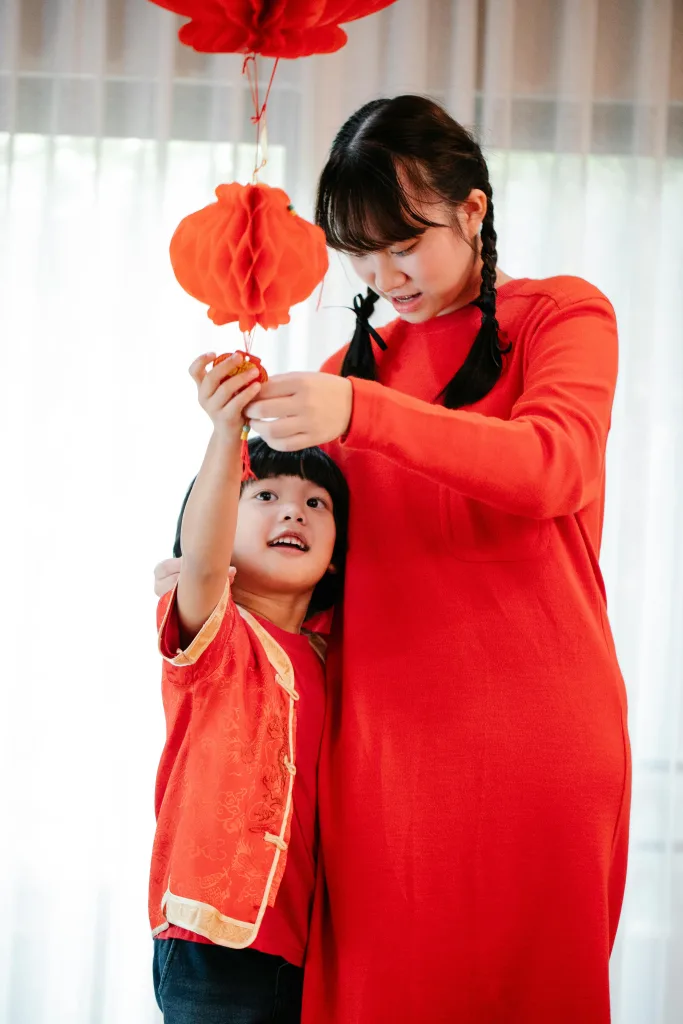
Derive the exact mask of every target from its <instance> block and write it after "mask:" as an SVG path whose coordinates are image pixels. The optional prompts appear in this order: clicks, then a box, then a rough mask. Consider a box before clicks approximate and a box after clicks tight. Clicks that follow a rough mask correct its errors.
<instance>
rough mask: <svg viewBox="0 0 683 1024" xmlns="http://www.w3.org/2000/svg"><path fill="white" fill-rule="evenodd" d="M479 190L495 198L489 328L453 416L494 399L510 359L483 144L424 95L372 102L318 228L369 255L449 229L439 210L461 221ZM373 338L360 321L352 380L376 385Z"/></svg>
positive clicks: (477, 344) (343, 246)
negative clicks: (501, 321)
mask: <svg viewBox="0 0 683 1024" xmlns="http://www.w3.org/2000/svg"><path fill="white" fill-rule="evenodd" d="M472 190H479V191H481V192H483V193H484V195H485V196H486V199H487V209H486V212H485V216H484V218H483V221H482V225H481V240H479V239H475V240H474V242H473V243H472V248H475V243H476V255H477V258H481V264H482V266H481V287H480V290H479V295H478V297H477V298H476V300H475V302H474V304H475V305H476V306H477V307H478V309H479V310H480V311H481V324H480V327H479V330H478V332H477V335H476V337H475V339H474V342H473V344H472V347H471V349H470V352H469V353H468V355H467V358H466V359H465V362H464V364H463V365H462V366H461V367H460V369H459V370H458V372H457V373H456V374H455V375H454V376H453V378H452V380H451V381H450V382H449V383H448V384H447V385H446V387H445V388H444V389H443V391H442V393H441V395H440V396H439V397H440V398H441V399H442V400H443V401H444V403H445V405H446V406H447V407H448V408H450V409H457V408H461V407H462V406H468V405H473V404H474V403H476V402H479V401H480V400H481V399H482V398H484V396H485V395H487V394H488V393H489V391H490V390H491V389H492V388H493V387H494V386H495V384H496V382H497V381H498V379H499V377H500V375H501V373H502V370H503V358H502V357H503V355H504V354H505V353H506V352H509V351H510V346H507V347H505V345H506V342H505V341H503V343H502V344H501V340H500V337H501V335H500V331H499V328H498V321H497V317H496V312H497V310H496V263H497V259H498V256H497V252H496V232H495V229H494V226H493V202H492V191H491V184H490V182H489V174H488V168H487V166H486V161H485V159H484V157H483V155H482V152H481V148H480V147H479V145H478V143H477V141H476V139H475V138H474V136H473V135H472V134H471V133H470V132H469V131H467V129H466V128H464V127H463V126H462V125H461V124H458V122H457V121H454V120H453V118H452V117H450V115H449V114H448V113H447V112H446V111H445V110H444V109H443V107H440V106H439V105H438V104H437V103H434V101H433V100H429V99H426V98H425V97H423V96H409V95H407V96H395V97H394V98H393V99H377V100H372V101H371V102H370V103H366V104H365V106H363V107H361V108H360V109H359V110H357V111H356V112H355V113H354V114H352V115H351V117H350V118H349V119H348V120H347V121H346V123H345V124H344V125H343V126H342V128H341V129H340V130H339V132H338V134H337V137H336V138H335V140H334V143H333V145H332V149H331V151H330V156H329V159H328V161H327V163H326V165H325V167H324V169H323V172H322V174H321V176H320V182H319V184H318V199H317V204H316V223H317V224H318V225H319V226H320V227H322V228H323V230H324V232H325V236H326V238H327V242H328V245H330V246H331V248H333V249H336V250H337V251H340V252H346V253H349V254H352V255H359V256H360V255H365V254H367V253H372V252H377V251H381V250H383V249H385V248H387V247H389V246H390V245H394V244H396V243H399V242H405V241H407V240H409V239H412V238H414V237H415V236H416V235H419V234H422V233H423V232H424V231H426V230H429V229H430V228H435V227H443V226H444V225H443V223H442V221H443V218H442V217H441V218H437V220H436V221H434V220H432V219H430V218H429V217H428V216H426V212H428V211H429V203H430V202H431V201H432V200H434V199H437V200H439V202H440V203H442V204H444V205H445V206H446V207H447V208H450V210H452V211H453V213H455V211H457V209H458V208H459V207H461V206H462V204H464V203H466V202H467V200H468V197H469V196H470V194H471V193H472ZM423 199H426V200H427V205H425V203H423V202H422V200H423ZM453 226H454V229H457V225H455V224H454V225H453ZM366 319H367V318H366ZM368 329H369V328H368ZM368 329H366V327H365V325H364V324H363V323H361V317H360V316H359V322H358V326H357V331H356V334H355V335H354V341H353V342H352V345H351V348H350V349H349V352H348V354H347V357H346V359H345V360H344V367H343V370H342V373H344V374H350V373H352V374H355V375H358V376H361V377H367V378H369V379H371V380H372V379H375V377H376V374H377V366H376V364H375V354H376V353H375V352H374V351H373V346H372V344H371V342H370V339H369V337H368Z"/></svg>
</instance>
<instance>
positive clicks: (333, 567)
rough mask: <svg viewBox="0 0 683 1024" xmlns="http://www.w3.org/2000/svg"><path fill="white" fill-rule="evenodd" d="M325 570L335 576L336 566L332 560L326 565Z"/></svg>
mask: <svg viewBox="0 0 683 1024" xmlns="http://www.w3.org/2000/svg"><path fill="white" fill-rule="evenodd" d="M325 572H329V574H330V575H331V576H335V575H336V573H337V567H336V565H335V564H334V562H330V564H329V565H328V567H327V569H326V570H325Z"/></svg>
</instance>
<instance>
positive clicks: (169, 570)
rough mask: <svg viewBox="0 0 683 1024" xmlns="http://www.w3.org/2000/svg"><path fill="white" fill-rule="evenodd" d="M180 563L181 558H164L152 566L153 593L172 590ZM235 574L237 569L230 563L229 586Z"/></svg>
mask: <svg viewBox="0 0 683 1024" xmlns="http://www.w3.org/2000/svg"><path fill="white" fill-rule="evenodd" d="M182 564H183V560H182V558H165V559H164V561H163V562H159V564H158V565H155V566H154V593H155V594H156V596H157V597H163V596H164V594H168V592H169V590H173V588H174V587H175V585H176V583H177V582H178V578H179V576H180V570H181V568H182ZM236 575H237V569H236V568H235V566H234V565H231V566H230V571H229V573H228V579H229V580H230V586H232V583H233V580H234V579H235V576H236Z"/></svg>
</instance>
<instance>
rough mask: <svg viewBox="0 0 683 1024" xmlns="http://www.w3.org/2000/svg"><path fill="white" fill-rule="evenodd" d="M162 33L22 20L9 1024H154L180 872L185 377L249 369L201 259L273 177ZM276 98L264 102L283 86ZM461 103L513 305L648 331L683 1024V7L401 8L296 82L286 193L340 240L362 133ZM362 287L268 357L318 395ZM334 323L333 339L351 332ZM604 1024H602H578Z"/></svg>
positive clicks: (8, 22) (306, 310) (287, 120)
mask: <svg viewBox="0 0 683 1024" xmlns="http://www.w3.org/2000/svg"><path fill="white" fill-rule="evenodd" d="M176 28H177V24H176V22H175V20H174V18H173V17H172V16H171V15H169V14H168V13H167V12H164V11H162V10H160V9H158V8H156V7H154V6H152V5H151V4H148V3H145V2H143V0H108V2H107V0H49V2H48V0H0V240H1V241H0V292H1V298H0V339H1V340H0V382H1V383H0V387H1V388H2V396H1V398H2V400H1V402H0V417H1V422H2V438H3V444H2V458H3V470H2V481H3V500H2V518H3V525H2V534H1V536H2V541H3V557H2V577H3V579H2V587H1V588H0V589H1V590H2V623H3V627H4V629H3V632H4V636H3V657H2V679H3V713H2V716H1V717H0V722H1V723H2V724H1V726H0V728H1V730H2V732H1V734H0V758H1V761H0V773H1V777H2V782H3V785H2V798H1V799H2V808H1V814H2V823H3V829H2V833H3V840H4V841H3V844H2V850H1V852H0V858H1V859H0V875H1V878H2V883H1V894H2V895H1V896H0V901H1V902H0V905H1V906H2V911H3V913H2V928H0V1020H2V1021H6V1022H7V1024H42V1022H45V1024H47V1022H49V1024H55V1022H60V1024H61V1022H62V1021H64V1022H69V1024H152V1022H153V1021H156V1020H157V1019H158V1014H157V1011H156V1008H155V1005H154V1001H153V997H152V995H151V982H150V976H149V974H150V972H149V961H150V955H151V949H150V946H151V944H150V941H149V938H148V934H147V924H146V914H145V911H146V882H147V864H148V855H149V849H150V843H151V836H152V830H153V820H152V792H153V781H154V771H155V765H156V760H157V757H158V754H159V752H160V749H161V744H162V741H163V722H162V714H161V705H160V700H159V692H158V691H159V687H158V676H159V672H158V665H157V660H156V656H155V651H154V626H153V619H154V600H153V596H152V581H151V568H152V566H153V564H154V562H155V561H156V560H157V558H158V557H161V556H163V555H165V554H167V553H168V551H169V547H170V541H171V536H172V532H173V527H174V519H175V515H176V512H177V509H178V506H179V503H180V499H181V496H182V493H183V490H184V488H185V485H186V483H187V482H188V480H189V478H190V476H191V474H192V473H193V471H194V470H195V468H196V466H197V461H198V459H199V458H200V455H201V451H202V446H203V443H204V440H205V437H206V427H205V425H204V423H203V421H202V417H201V415H200V413H199V411H198V410H197V409H196V408H195V405H194V396H193V389H192V386H191V384H190V382H189V380H188V379H187V378H186V377H185V367H186V365H188V364H189V362H190V360H191V359H192V357H193V356H194V355H195V354H196V353H197V352H199V351H203V350H206V349H210V348H214V347H219V348H228V347H229V346H230V345H231V344H232V343H233V342H234V341H235V340H236V334H235V332H234V331H233V330H232V329H231V328H224V329H223V330H222V333H221V334H218V333H217V331H216V328H214V327H213V326H212V325H211V324H210V323H209V321H208V320H207V319H206V318H205V317H204V314H203V311H202V308H201V307H200V306H199V305H198V304H196V303H194V302H193V301H192V300H191V299H189V298H188V297H187V296H185V295H184V293H183V292H182V291H181V290H180V288H179V287H178V286H177V285H176V284H175V281H174V280H173V277H172V274H171V271H170V267H169V264H168V257H167V243H168V239H169V237H170V233H171V231H172V230H173V228H174V227H175V224H176V223H177V221H178V220H179V219H180V217H181V216H183V215H184V214H185V213H187V212H189V211H191V210H193V209H195V208H197V207H198V206H199V205H202V204H204V203H205V202H207V201H209V200H210V199H211V191H212V188H213V187H214V186H215V185H216V184H218V183H219V182H220V181H222V180H226V179H230V178H233V177H242V178H244V177H245V175H247V174H248V171H249V167H250V161H251V159H252V151H251V143H252V138H253V136H252V133H253V129H252V126H251V125H250V123H249V113H250V107H249V102H248V93H247V90H246V89H245V86H244V83H243V82H242V80H241V78H240V66H241V61H240V59H239V58H238V57H231V56H227V57H223V56H219V57H205V56H201V55H197V54H194V53H192V52H189V51H187V50H183V49H182V48H181V47H180V46H179V45H178V44H177V42H176V40H175V31H176ZM268 71H269V69H268V68H264V74H267V73H268ZM411 90H412V91H419V92H426V93H429V94H431V95H433V96H435V97H436V98H438V99H440V100H442V101H443V102H445V103H446V104H447V105H448V106H449V108H450V109H451V111H452V112H453V113H454V114H455V115H456V116H457V117H458V118H460V119H461V120H463V121H464V122H465V123H467V124H471V125H474V126H476V127H477V130H478V131H479V132H480V135H481V138H482V140H483V142H484V145H485V147H486V149H487V153H488V156H489V158H490V161H491V168H492V176H493V181H494V189H495V196H496V221H497V228H498V232H499V238H500V253H501V263H502V265H503V267H504V268H505V269H506V270H507V271H508V273H511V274H515V275H525V276H534V275H539V276H546V275H550V274H554V273H575V274H581V275H584V276H586V277H588V278H589V279H591V280H592V281H594V282H595V283H596V284H597V285H598V286H600V287H601V288H602V289H603V290H604V291H605V292H606V293H607V294H608V295H609V296H610V298H611V299H612V301H613V302H614V304H615V306H616V308H617V312H618V315H619V320H620V325H621V346H622V348H621V351H622V356H621V374H620V382H619V390H618V395H617V402H616V409H615V416H614V428H613V434H612V440H611V444H610V451H609V495H608V508H607V521H606V529H605V543H604V552H603V567H604V571H605V574H606V577H607V582H608V588H609V596H610V609H611V618H612V622H613V625H614V629H615V633H616V638H617V644H618V649H619V653H620V657H621V662H622V667H623V670H624V674H625V676H626V679H627V683H628V687H629V693H630V704H631V730H632V738H633V750H634V767H635V779H634V810H633V827H632V846H631V867H630V878H629V888H628V893H627V899H626V906H625V910H624V916H623V919H622V926H621V933H620V938H619V942H618V948H617V951H616V953H615V957H614V960H613V976H614V977H613V982H614V983H613V992H614V1008H615V1019H616V1021H617V1022H618V1024H674V1022H680V1021H681V1020H682V1019H683V983H682V981H681V967H683V640H682V639H681V637H682V635H683V633H682V630H681V627H682V626H683V541H682V540H681V528H680V524H681V523H682V522H683V355H682V349H683V345H682V343H683V331H682V329H681V325H682V324H683V289H681V284H680V281H681V274H682V273H683V3H682V2H681V0H488V2H477V0H420V2H417V0H412V2H411V0H398V2H397V3H396V4H395V6H393V7H392V8H390V9H388V10H387V11H385V12H383V13H382V14H380V15H377V16H375V17H373V18H371V19H368V20H366V21H363V22H359V23H357V24H355V25H353V26H352V27H351V31H350V43H349V46H348V47H347V48H346V50H344V51H342V52H341V53H339V54H337V55H334V56H330V57H325V58H313V59H310V60H308V61H299V62H295V63H289V64H288V63H283V64H282V65H281V66H280V68H279V70H278V75H277V79H276V85H275V89H274V92H273V99H272V103H271V105H270V118H269V134H270V142H271V147H270V157H271V159H270V163H269V166H268V175H269V178H270V180H271V181H273V182H277V183H282V184H284V185H285V187H286V188H287V189H288V190H289V192H290V194H291V195H292V197H293V199H294V201H295V203H296V205H297V207H298V208H299V210H300V211H301V212H303V213H310V210H311V202H312V195H313V188H314V183H315V178H316V175H317V173H318V171H319V169H320V167H321V165H322V162H323V159H324V155H325V152H326V149H327V147H328V146H329V143H330V141H331V137H332V135H333V133H334V131H335V130H336V128H338V127H339V125H340V124H341V122H342V120H343V119H344V117H345V116H346V115H347V114H348V113H350V112H351V110H353V109H354V108H355V107H356V106H358V105H359V104H360V103H362V102H363V101H365V100H366V99H369V98H371V97H373V96H375V95H378V94H390V93H396V92H399V91H411ZM355 287H356V283H355V282H354V280H353V277H352V274H351V272H350V271H348V270H347V269H346V268H345V267H344V266H343V264H342V262H341V261H340V260H338V259H337V257H333V259H332V269H331V272H330V274H329V276H328V279H327V281H326V283H325V286H324V289H323V292H322V296H321V297H320V296H316V297H314V298H313V299H312V300H311V301H310V302H309V303H307V304H305V305H304V306H302V307H299V308H298V309H297V310H295V314H294V317H293V322H292V324H291V326H290V327H289V328H287V329H283V330H282V331H280V332H279V333H278V334H277V335H272V334H270V335H268V336H261V338H259V339H258V343H257V345H258V351H259V352H260V353H261V354H262V355H263V356H264V358H265V360H266V362H267V365H268V366H269V368H270V369H272V370H273V371H277V370H283V369H286V368H301V367H304V366H310V367H314V366H316V365H317V364H319V363H320V362H321V360H322V359H323V358H324V357H325V356H326V355H327V353H328V352H330V351H331V350H332V349H333V348H334V347H335V346H337V345H339V344H340V343H341V342H342V341H343V340H345V339H346V338H347V337H348V335H349V332H350V330H351V327H352V323H351V319H352V318H351V314H350V313H347V312H344V311H343V310H342V309H340V308H339V307H342V306H345V305H348V304H349V301H350V299H351V297H352V295H353V292H354V289H355ZM318 302H319V308H317V307H318ZM577 1024H578V1022H577Z"/></svg>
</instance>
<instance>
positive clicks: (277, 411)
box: [246, 396, 297, 422]
mask: <svg viewBox="0 0 683 1024" xmlns="http://www.w3.org/2000/svg"><path fill="white" fill-rule="evenodd" d="M296 404H297V403H296V401H295V399H294V397H293V396H287V397H285V398H263V396H262V397H261V398H260V399H259V401H258V402H254V404H253V405H252V406H250V407H249V408H248V409H247V410H246V414H247V416H248V417H249V419H250V420H253V421H254V422H257V421H258V420H278V419H281V418H283V417H285V416H291V415H292V412H293V409H294V406H295V405H296Z"/></svg>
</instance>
